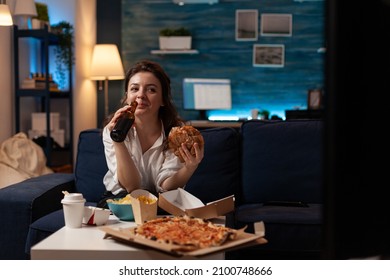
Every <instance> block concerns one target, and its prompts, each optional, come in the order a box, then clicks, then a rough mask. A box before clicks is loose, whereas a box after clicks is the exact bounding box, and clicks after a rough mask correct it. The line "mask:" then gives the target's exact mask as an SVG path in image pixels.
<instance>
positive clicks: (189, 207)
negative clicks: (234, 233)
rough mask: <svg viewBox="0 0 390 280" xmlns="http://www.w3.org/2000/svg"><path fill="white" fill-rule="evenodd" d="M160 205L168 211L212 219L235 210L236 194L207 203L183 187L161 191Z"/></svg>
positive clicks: (173, 213) (178, 214)
mask: <svg viewBox="0 0 390 280" xmlns="http://www.w3.org/2000/svg"><path fill="white" fill-rule="evenodd" d="M158 206H159V207H160V208H162V209H164V210H165V211H167V212H168V213H170V214H172V215H175V216H180V215H188V216H190V217H196V218H203V219H211V218H216V217H218V216H222V215H225V214H227V213H229V212H231V211H233V210H234V195H231V196H228V197H225V198H222V199H219V200H215V201H212V202H209V203H207V204H206V205H205V204H203V202H202V201H201V200H200V199H199V198H197V197H195V196H193V195H192V194H190V193H189V192H187V191H185V190H184V189H182V188H179V189H176V190H172V191H168V192H164V193H160V194H159V199H158Z"/></svg>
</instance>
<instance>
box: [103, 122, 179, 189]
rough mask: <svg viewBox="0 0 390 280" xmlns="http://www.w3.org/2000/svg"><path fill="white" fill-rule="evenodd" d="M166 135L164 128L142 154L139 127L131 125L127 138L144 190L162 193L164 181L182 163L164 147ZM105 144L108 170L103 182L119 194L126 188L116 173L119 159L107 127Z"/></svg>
mask: <svg viewBox="0 0 390 280" xmlns="http://www.w3.org/2000/svg"><path fill="white" fill-rule="evenodd" d="M164 140H165V134H164V130H163V128H162V129H161V135H160V137H159V138H158V139H157V140H156V142H155V143H154V144H153V146H152V147H151V148H150V149H149V150H147V151H146V152H145V153H144V154H142V148H141V143H140V142H139V139H138V136H137V130H136V129H135V127H132V128H131V129H130V131H129V133H128V134H127V136H126V139H125V141H124V143H125V145H126V148H127V150H128V151H129V153H130V155H131V158H132V159H133V161H134V163H135V166H136V167H137V169H138V172H139V174H140V176H141V186H140V188H141V189H145V190H148V191H150V192H151V193H154V194H157V193H160V192H163V191H164V190H163V189H162V188H161V183H162V182H163V181H164V180H165V179H167V178H168V177H170V176H172V175H173V174H174V173H176V172H177V171H178V170H179V169H180V168H181V167H182V166H183V163H181V162H180V160H179V158H178V157H177V156H175V154H174V153H173V152H172V151H170V150H166V151H165V152H164V151H163V148H164ZM103 143H104V150H105V155H106V161H107V166H108V171H107V173H106V175H105V176H104V179H103V183H104V185H105V186H106V189H107V190H108V191H111V192H112V193H113V194H118V193H119V192H120V191H123V190H124V188H123V187H122V186H121V185H120V184H119V181H118V174H117V162H116V157H115V149H114V145H113V140H112V139H111V137H110V131H109V129H108V128H107V127H105V128H104V129H103Z"/></svg>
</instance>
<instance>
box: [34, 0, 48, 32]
mask: <svg viewBox="0 0 390 280" xmlns="http://www.w3.org/2000/svg"><path fill="white" fill-rule="evenodd" d="M35 7H36V9H37V16H36V17H33V18H32V19H31V24H32V29H42V28H44V26H45V24H46V25H47V26H48V27H49V28H50V20H49V11H48V8H47V4H45V3H38V2H36V3H35ZM49 31H50V29H49Z"/></svg>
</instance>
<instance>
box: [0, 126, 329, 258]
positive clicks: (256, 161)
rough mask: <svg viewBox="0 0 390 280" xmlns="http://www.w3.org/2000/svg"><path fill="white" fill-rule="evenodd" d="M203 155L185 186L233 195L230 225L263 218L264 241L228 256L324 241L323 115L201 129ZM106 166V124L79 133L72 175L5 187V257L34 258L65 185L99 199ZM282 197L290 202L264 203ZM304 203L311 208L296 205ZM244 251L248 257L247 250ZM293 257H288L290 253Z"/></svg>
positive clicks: (311, 248) (57, 219)
mask: <svg viewBox="0 0 390 280" xmlns="http://www.w3.org/2000/svg"><path fill="white" fill-rule="evenodd" d="M201 133H202V135H203V136H204V139H205V157H204V160H203V161H202V163H201V164H200V165H199V168H198V169H197V171H196V172H195V174H194V175H193V176H192V178H191V179H190V181H189V182H188V184H187V186H186V190H187V191H188V192H190V193H192V194H193V195H195V196H197V197H199V198H200V199H201V200H202V201H203V202H204V203H207V202H209V201H214V200H216V199H220V198H223V197H226V196H228V195H231V194H234V195H235V198H236V201H235V203H236V209H235V211H234V212H232V213H230V214H228V215H227V225H228V226H231V227H236V228H239V227H242V226H243V225H247V226H248V229H247V231H253V223H254V222H257V221H264V223H265V226H266V238H267V240H268V241H269V243H268V244H267V245H261V246H258V247H253V248H252V247H251V248H247V249H241V250H236V251H232V252H230V253H229V254H227V258H240V259H242V258H243V257H244V258H246V257H247V258H249V257H250V258H262V257H263V256H264V257H265V258H267V256H271V254H272V253H274V252H278V253H279V252H289V253H291V254H292V255H293V254H296V253H302V252H303V253H306V252H309V253H313V252H314V253H318V252H319V251H320V241H321V224H322V223H321V216H322V210H321V203H322V198H321V193H322V173H321V172H322V168H321V161H322V155H321V153H322V144H321V143H322V121H319V120H296V121H293V120H291V121H247V122H245V123H244V124H243V125H242V128H241V130H235V129H233V128H226V127H225V128H211V129H204V130H201ZM106 170H107V165H106V162H105V158H104V150H103V143H102V139H101V130H99V129H91V130H86V131H83V132H81V133H80V135H79V143H78V148H77V158H76V165H75V171H74V174H61V173H55V174H50V175H46V176H41V177H37V178H33V179H29V180H26V181H24V182H21V183H18V184H15V185H12V186H9V187H6V188H4V189H1V190H0V213H1V216H0V259H29V252H30V248H31V246H33V245H34V244H36V243H37V242H39V241H40V240H42V239H44V238H46V237H47V236H49V235H50V234H52V233H53V232H55V231H56V230H58V229H59V228H61V227H62V226H64V219H63V213H62V205H61V203H60V201H61V199H62V197H63V194H62V191H65V190H66V191H69V192H82V193H83V194H84V196H85V198H86V200H87V204H89V205H95V204H96V203H97V202H98V201H99V199H100V197H101V195H102V194H103V192H104V190H105V189H104V185H103V183H102V179H103V176H104V174H105V173H106ZM275 201H279V202H280V201H283V202H289V203H292V205H287V206H286V205H282V206H280V205H267V203H268V204H269V203H272V202H273V203H275ZM299 201H301V202H303V203H306V204H307V205H304V206H307V207H300V205H298V206H297V205H295V204H294V203H296V202H299ZM243 254H244V255H243ZM292 255H291V256H292Z"/></svg>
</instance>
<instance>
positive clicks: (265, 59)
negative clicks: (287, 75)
mask: <svg viewBox="0 0 390 280" xmlns="http://www.w3.org/2000/svg"><path fill="white" fill-rule="evenodd" d="M253 66H255V67H284V45H278V44H255V45H253Z"/></svg>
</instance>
